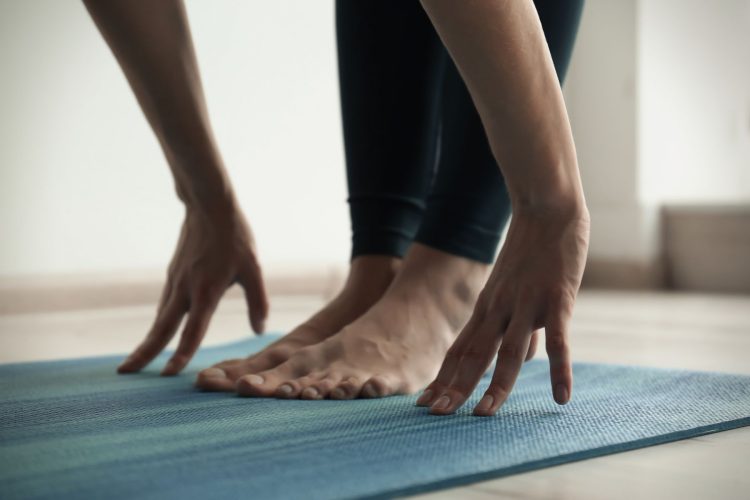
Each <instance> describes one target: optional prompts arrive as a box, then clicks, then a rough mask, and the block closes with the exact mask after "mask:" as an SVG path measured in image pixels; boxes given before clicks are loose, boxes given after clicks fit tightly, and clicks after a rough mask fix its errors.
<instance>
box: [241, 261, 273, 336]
mask: <svg viewBox="0 0 750 500" xmlns="http://www.w3.org/2000/svg"><path fill="white" fill-rule="evenodd" d="M240 285H241V286H242V289H243V290H244V292H245V301H246V302H247V310H248V312H249V314H250V327H251V328H252V329H253V331H254V332H255V333H258V334H260V333H263V331H264V329H265V324H266V318H267V317H268V295H267V294H266V287H265V284H264V283H263V274H262V272H261V270H260V266H258V264H257V263H253V264H252V265H251V266H250V269H248V270H247V271H246V273H245V275H244V277H243V278H242V279H241V280H240Z"/></svg>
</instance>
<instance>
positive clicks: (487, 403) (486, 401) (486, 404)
mask: <svg viewBox="0 0 750 500" xmlns="http://www.w3.org/2000/svg"><path fill="white" fill-rule="evenodd" d="M494 402H495V398H494V397H492V395H491V394H485V395H484V397H483V398H482V400H481V401H480V402H479V404H478V405H477V407H476V409H477V410H478V411H490V408H492V403H494Z"/></svg>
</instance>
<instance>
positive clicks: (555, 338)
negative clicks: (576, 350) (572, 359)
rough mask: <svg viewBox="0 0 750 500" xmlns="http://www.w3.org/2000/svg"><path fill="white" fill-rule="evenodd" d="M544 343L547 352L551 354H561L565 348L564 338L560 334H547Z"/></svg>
mask: <svg viewBox="0 0 750 500" xmlns="http://www.w3.org/2000/svg"><path fill="white" fill-rule="evenodd" d="M545 343H546V346H547V351H551V352H561V351H563V350H565V349H566V348H567V345H568V343H567V341H566V340H565V336H563V335H562V334H561V333H554V332H551V333H549V334H547V336H546V339H545Z"/></svg>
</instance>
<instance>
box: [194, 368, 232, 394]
mask: <svg viewBox="0 0 750 500" xmlns="http://www.w3.org/2000/svg"><path fill="white" fill-rule="evenodd" d="M195 385H196V386H197V387H199V388H201V389H203V390H206V391H227V392H231V391H234V381H232V380H230V379H229V378H227V374H226V372H225V371H224V370H222V369H221V368H218V367H211V368H206V369H205V370H202V371H201V372H199V373H198V377H197V378H196V380H195Z"/></svg>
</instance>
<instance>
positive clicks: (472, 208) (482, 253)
mask: <svg viewBox="0 0 750 500" xmlns="http://www.w3.org/2000/svg"><path fill="white" fill-rule="evenodd" d="M446 57H447V56H446ZM447 71H453V73H452V74H446V75H445V80H444V84H445V87H444V88H443V95H442V97H441V100H442V103H443V113H442V116H443V121H444V123H443V127H444V128H443V135H442V139H441V146H440V163H439V168H438V172H437V179H436V180H435V186H434V187H433V191H432V192H431V194H430V196H429V198H428V204H427V213H426V214H425V216H424V219H423V224H424V226H422V227H420V230H419V233H418V236H417V239H418V242H417V243H415V244H414V245H412V247H411V248H410V249H409V252H408V253H407V255H406V258H405V260H404V262H403V264H402V266H401V269H400V271H399V273H398V275H397V276H396V279H395V280H394V282H393V283H392V285H391V286H390V287H389V288H388V290H387V291H386V292H385V294H384V295H383V297H382V298H381V299H380V300H379V301H378V302H377V303H376V304H375V305H373V306H372V308H370V309H369V310H368V311H367V312H366V313H365V314H364V315H362V316H361V317H360V318H358V319H357V320H355V321H354V322H352V323H351V324H349V325H348V326H347V327H345V328H344V329H343V330H342V331H341V332H340V333H338V334H336V335H334V336H332V337H330V338H328V339H327V340H326V341H325V342H322V343H319V344H317V345H314V346H311V347H309V348H307V349H304V350H302V351H299V352H298V353H296V354H295V355H294V356H292V357H291V358H290V359H289V360H288V361H287V362H285V363H283V364H281V365H279V366H278V367H276V368H275V369H272V370H268V371H265V372H262V373H259V374H256V375H254V376H252V377H247V378H244V379H241V380H240V381H239V382H238V392H240V394H244V395H249V396H277V397H303V398H309V399H318V398H324V397H331V398H337V399H341V398H352V397H358V396H364V397H377V396H386V395H389V394H395V393H410V392H414V391H416V390H417V389H418V388H419V387H421V386H424V384H426V383H427V382H429V381H430V380H432V379H433V377H434V375H436V374H437V372H438V368H439V367H440V363H441V362H442V359H443V356H444V354H445V352H446V351H447V350H448V347H449V346H450V345H451V344H452V343H453V341H454V339H455V336H456V333H457V332H458V331H460V329H461V328H462V327H463V326H464V324H465V323H466V321H467V320H468V318H469V316H470V314H471V311H472V309H473V306H474V303H475V302H476V299H477V296H478V293H479V290H480V289H481V288H482V286H483V285H484V282H485V279H486V276H487V273H488V270H489V263H491V262H492V261H493V259H494V253H495V249H496V247H497V243H498V240H499V238H500V234H501V231H502V228H503V226H504V224H505V223H506V221H507V217H508V216H509V214H510V208H509V202H508V199H507V194H506V193H505V187H504V183H503V179H502V176H501V175H500V173H499V170H498V168H497V164H496V162H495V160H494V158H493V156H492V153H491V151H490V149H489V145H488V143H487V140H486V136H485V133H484V129H483V128H482V125H481V122H480V120H479V117H478V114H477V112H476V110H475V109H474V106H473V105H472V103H471V99H470V97H469V95H468V92H467V91H466V88H465V87H464V85H463V82H462V81H461V79H460V77H459V76H458V73H457V72H456V71H455V68H453V66H452V64H451V65H450V66H449V68H448V69H447ZM433 212H434V213H433Z"/></svg>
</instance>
